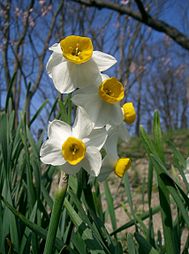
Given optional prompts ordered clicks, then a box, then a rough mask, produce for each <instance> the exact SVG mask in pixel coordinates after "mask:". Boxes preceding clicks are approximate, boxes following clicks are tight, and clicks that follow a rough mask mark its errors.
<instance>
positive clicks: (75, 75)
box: [67, 60, 102, 88]
mask: <svg viewBox="0 0 189 254" xmlns="http://www.w3.org/2000/svg"><path fill="white" fill-rule="evenodd" d="M67 67H68V71H69V75H70V77H71V81H72V83H73V85H74V86H75V87H77V88H83V87H86V86H89V85H90V86H97V85H98V84H99V83H101V81H102V79H101V74H100V72H99V69H98V67H97V65H96V63H95V62H94V61H92V60H89V61H88V62H86V63H83V64H73V63H70V62H68V65H67Z"/></svg>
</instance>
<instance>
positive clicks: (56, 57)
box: [46, 52, 65, 78]
mask: <svg viewBox="0 0 189 254" xmlns="http://www.w3.org/2000/svg"><path fill="white" fill-rule="evenodd" d="M63 62H65V59H64V58H63V56H62V55H61V54H58V53H56V52H53V53H52V55H51V56H50V58H49V60H48V62H47V65H46V69H47V73H48V74H49V76H50V78H52V70H53V68H54V67H55V66H56V65H59V64H61V63H63Z"/></svg>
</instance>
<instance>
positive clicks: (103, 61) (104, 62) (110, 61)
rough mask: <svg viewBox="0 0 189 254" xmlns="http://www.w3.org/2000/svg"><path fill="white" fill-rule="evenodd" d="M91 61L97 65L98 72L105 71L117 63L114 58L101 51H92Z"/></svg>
mask: <svg viewBox="0 0 189 254" xmlns="http://www.w3.org/2000/svg"><path fill="white" fill-rule="evenodd" d="M92 59H93V60H94V61H95V62H96V63H97V65H98V68H99V71H100V72H101V71H106V70H107V69H109V68H110V67H112V66H113V65H114V64H116V63H117V60H116V59H115V57H113V56H111V55H109V54H106V53H103V52H101V51H94V52H93V56H92Z"/></svg>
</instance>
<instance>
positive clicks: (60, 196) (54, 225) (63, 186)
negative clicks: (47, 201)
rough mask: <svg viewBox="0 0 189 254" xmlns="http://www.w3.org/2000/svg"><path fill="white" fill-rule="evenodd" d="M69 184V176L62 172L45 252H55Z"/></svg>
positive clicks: (48, 253)
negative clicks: (54, 248)
mask: <svg viewBox="0 0 189 254" xmlns="http://www.w3.org/2000/svg"><path fill="white" fill-rule="evenodd" d="M67 186H68V178H67V176H66V175H65V174H62V172H61V178H60V182H59V186H58V189H57V190H56V192H55V195H54V204H53V209H52V213H51V218H50V224H49V229H48V232H47V239H46V243H45V250H44V254H52V253H54V251H53V247H54V243H55V238H56V233H57V229H58V224H59V220H60V215H61V209H62V205H63V202H64V198H65V195H66V190H67Z"/></svg>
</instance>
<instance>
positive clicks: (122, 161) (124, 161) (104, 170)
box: [97, 154, 131, 182]
mask: <svg viewBox="0 0 189 254" xmlns="http://www.w3.org/2000/svg"><path fill="white" fill-rule="evenodd" d="M130 166H131V160H130V158H119V157H118V156H117V154H108V155H106V156H105V157H104V159H103V162H102V167H101V170H100V174H99V175H98V177H97V180H98V181H100V182H102V181H104V180H106V178H107V177H108V176H109V174H110V173H112V172H114V173H115V174H116V175H117V176H119V177H120V178H122V177H123V176H124V174H125V172H126V171H127V170H128V169H129V168H130Z"/></svg>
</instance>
